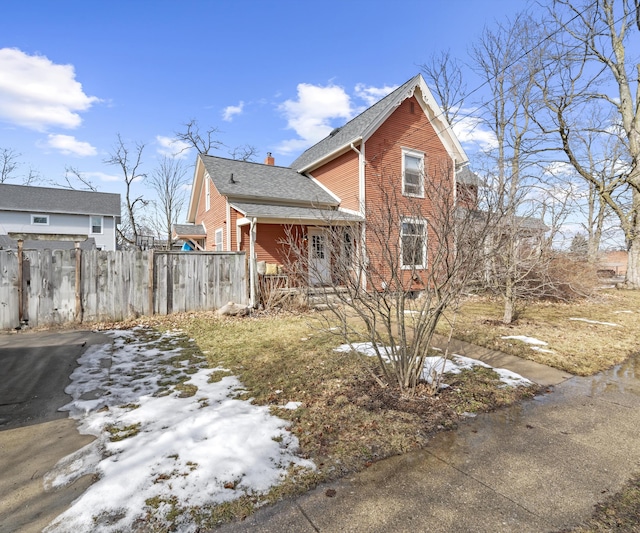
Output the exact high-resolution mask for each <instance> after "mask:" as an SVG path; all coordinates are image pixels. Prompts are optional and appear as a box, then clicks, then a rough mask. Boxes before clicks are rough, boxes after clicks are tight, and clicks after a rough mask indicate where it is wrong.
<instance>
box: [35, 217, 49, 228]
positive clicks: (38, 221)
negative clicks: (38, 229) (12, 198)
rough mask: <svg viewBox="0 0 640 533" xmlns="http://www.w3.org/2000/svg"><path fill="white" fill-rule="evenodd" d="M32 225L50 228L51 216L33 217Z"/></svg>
mask: <svg viewBox="0 0 640 533" xmlns="http://www.w3.org/2000/svg"><path fill="white" fill-rule="evenodd" d="M31 223H32V224H35V225H37V226H48V225H49V215H31Z"/></svg>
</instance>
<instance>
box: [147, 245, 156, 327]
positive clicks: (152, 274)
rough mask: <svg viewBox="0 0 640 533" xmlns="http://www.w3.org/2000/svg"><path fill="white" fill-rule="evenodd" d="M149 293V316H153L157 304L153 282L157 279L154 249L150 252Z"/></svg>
mask: <svg viewBox="0 0 640 533" xmlns="http://www.w3.org/2000/svg"><path fill="white" fill-rule="evenodd" d="M148 271H149V289H148V290H149V293H148V299H149V300H148V301H149V316H153V314H154V312H155V302H154V298H153V296H154V294H155V287H154V283H153V280H154V278H155V260H154V249H153V248H152V249H151V250H149V267H148Z"/></svg>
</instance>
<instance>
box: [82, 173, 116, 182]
mask: <svg viewBox="0 0 640 533" xmlns="http://www.w3.org/2000/svg"><path fill="white" fill-rule="evenodd" d="M83 174H84V175H85V176H86V177H87V178H89V179H98V180H100V181H107V182H115V181H121V180H122V179H123V177H122V176H117V175H115V174H105V173H104V172H83Z"/></svg>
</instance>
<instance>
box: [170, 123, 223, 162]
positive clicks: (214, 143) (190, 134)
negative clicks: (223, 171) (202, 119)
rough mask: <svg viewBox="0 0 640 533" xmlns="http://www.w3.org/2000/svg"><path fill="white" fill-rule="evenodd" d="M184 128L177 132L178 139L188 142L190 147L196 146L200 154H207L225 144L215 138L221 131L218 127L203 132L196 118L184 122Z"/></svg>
mask: <svg viewBox="0 0 640 533" xmlns="http://www.w3.org/2000/svg"><path fill="white" fill-rule="evenodd" d="M184 128H185V129H184V130H182V131H176V132H175V135H176V139H177V140H178V141H182V142H183V143H186V144H187V145H188V148H195V149H196V150H197V152H198V153H199V154H203V155H207V154H208V153H209V152H211V151H212V150H218V149H219V148H220V147H221V146H223V144H222V142H221V141H219V140H217V139H216V138H215V135H216V134H218V133H220V130H218V128H215V127H210V128H208V129H207V130H206V131H203V132H201V131H200V125H199V124H198V121H197V120H196V119H195V118H192V119H191V120H190V121H189V122H187V123H186V124H184ZM188 148H185V150H186V149H188ZM183 151H184V150H183Z"/></svg>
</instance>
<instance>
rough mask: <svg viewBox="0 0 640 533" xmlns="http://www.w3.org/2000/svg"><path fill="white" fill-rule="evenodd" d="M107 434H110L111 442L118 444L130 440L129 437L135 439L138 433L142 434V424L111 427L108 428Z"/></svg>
mask: <svg viewBox="0 0 640 533" xmlns="http://www.w3.org/2000/svg"><path fill="white" fill-rule="evenodd" d="M105 429H106V431H107V433H109V435H110V437H109V440H110V441H111V442H118V441H121V440H124V439H128V438H129V437H134V436H135V435H137V434H138V433H140V424H139V423H136V424H131V425H129V426H116V425H110V426H107V427H106V428H105Z"/></svg>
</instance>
